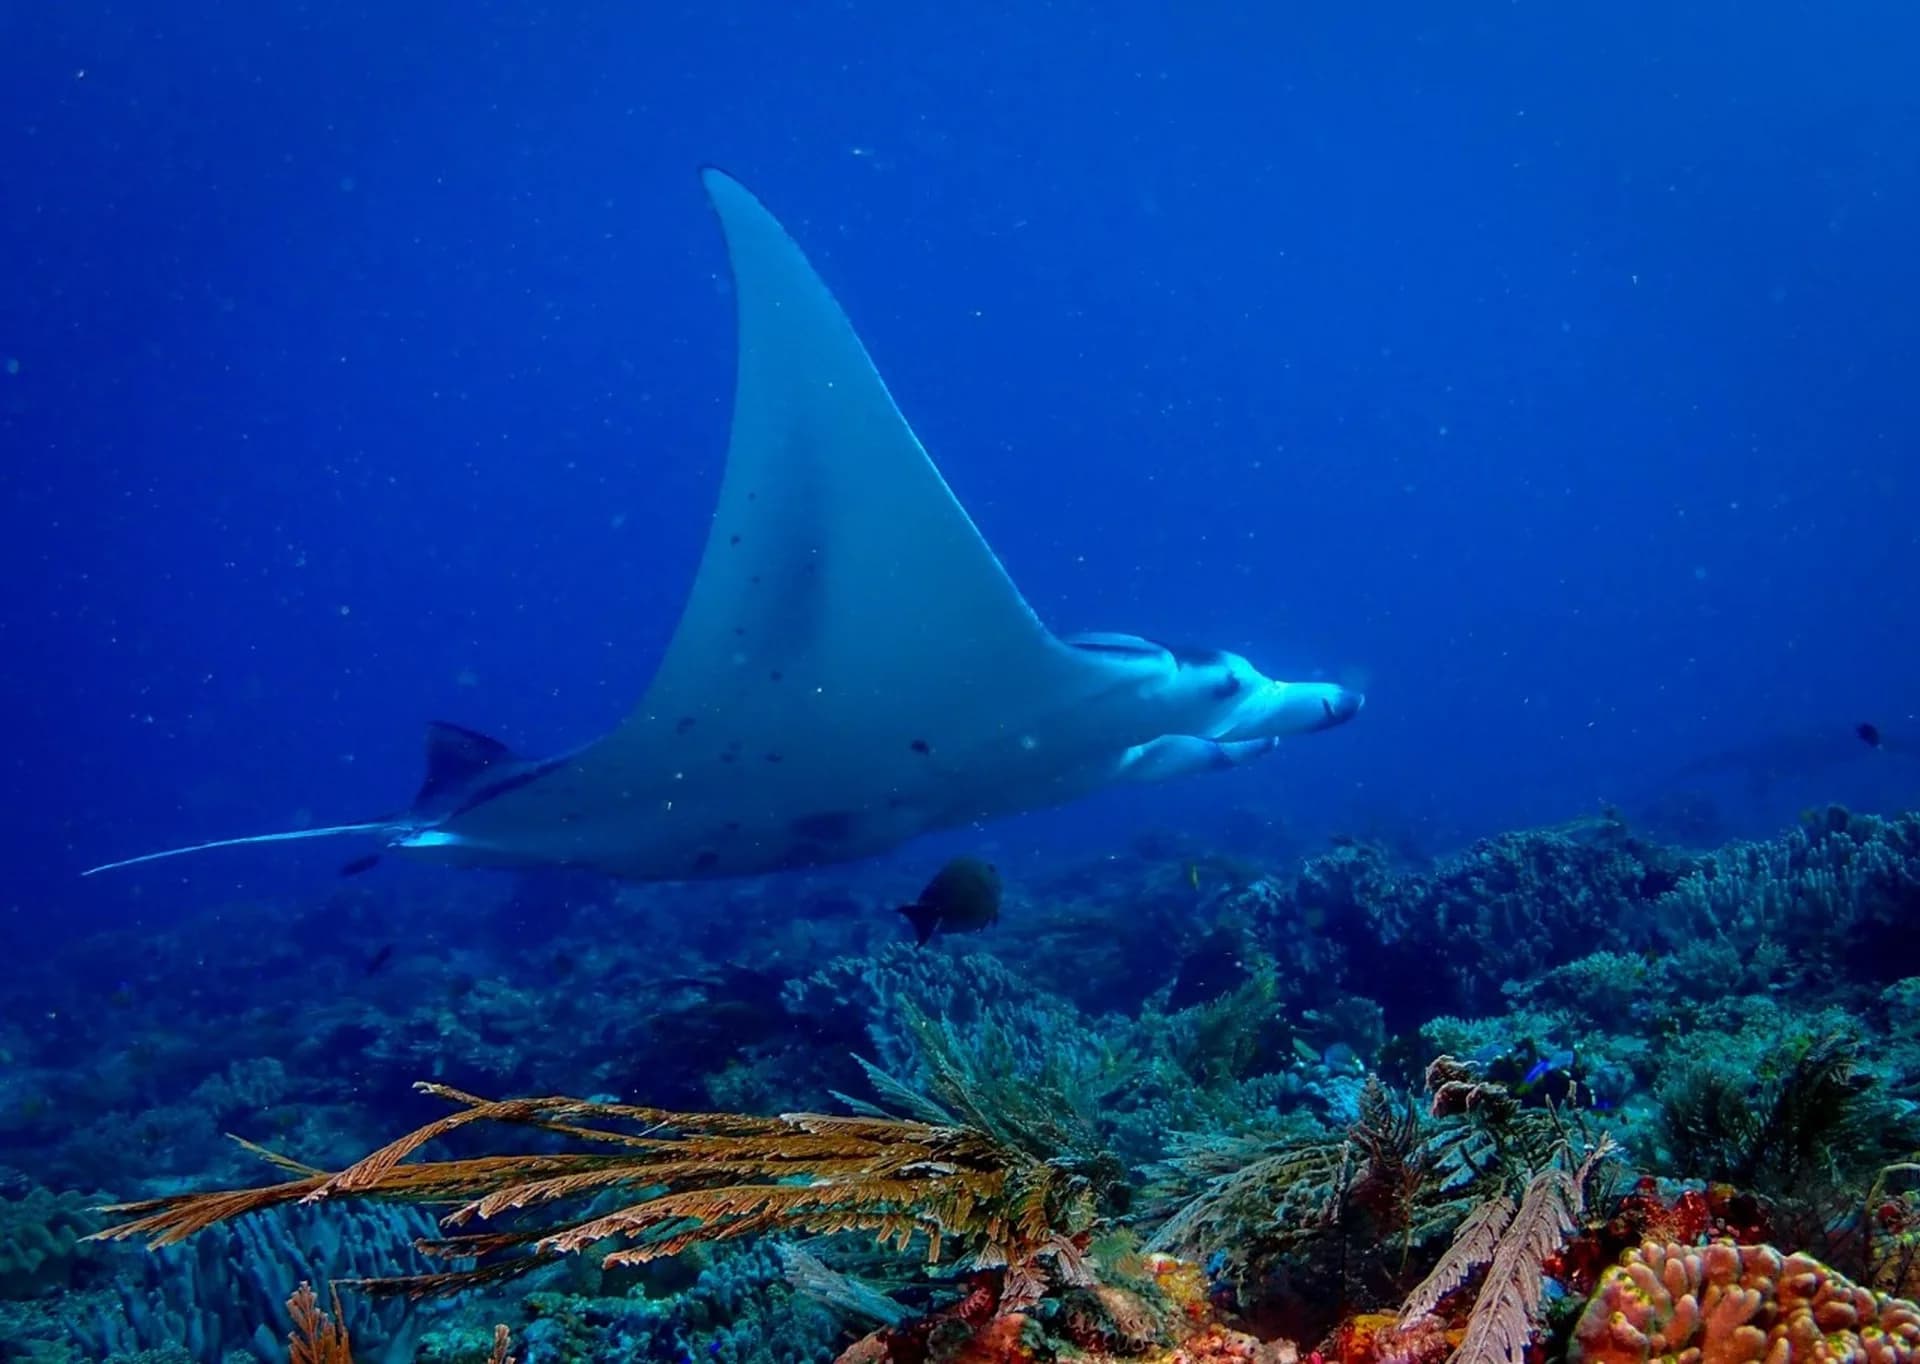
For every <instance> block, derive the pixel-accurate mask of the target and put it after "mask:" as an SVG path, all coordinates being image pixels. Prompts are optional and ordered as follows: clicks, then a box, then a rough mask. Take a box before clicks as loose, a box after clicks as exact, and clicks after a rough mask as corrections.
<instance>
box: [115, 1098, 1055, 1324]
mask: <svg viewBox="0 0 1920 1364" xmlns="http://www.w3.org/2000/svg"><path fill="white" fill-rule="evenodd" d="M417 1087H418V1088H419V1089H420V1090H421V1091H422V1092H424V1093H428V1094H432V1095H435V1096H437V1097H440V1098H444V1099H447V1100H449V1101H451V1102H453V1103H456V1104H459V1105H461V1106H462V1109H461V1111H460V1112H458V1113H455V1114H453V1115H452V1116H450V1117H446V1118H442V1119H440V1120H439V1121H437V1122H433V1123H429V1124H427V1125H426V1126H425V1127H422V1128H419V1129H417V1130H416V1131H414V1132H411V1133H409V1134H407V1135H406V1136H404V1137H401V1138H400V1139H398V1140H397V1141H394V1142H391V1143H389V1144H388V1145H387V1146H385V1147H382V1148H381V1149H380V1150H378V1151H375V1152H374V1153H373V1154H371V1155H369V1156H367V1157H366V1158H365V1159H363V1160H361V1161H359V1162H358V1163H357V1164H354V1165H352V1166H350V1167H349V1168H347V1169H345V1170H342V1171H340V1172H338V1173H336V1174H329V1173H327V1172H325V1171H321V1170H315V1169H312V1168H310V1167H306V1166H300V1165H297V1164H294V1163H292V1162H289V1161H284V1160H279V1161H277V1162H276V1163H278V1164H280V1165H281V1166H282V1167H283V1168H286V1169H289V1170H291V1171H292V1172H293V1173H294V1176H295V1177H294V1178H292V1179H290V1180H286V1181H284V1182H282V1183H279V1184H274V1185H269V1186H266V1187H264V1188H255V1189H237V1190H222V1191H215V1192H209V1193H195V1194H182V1195H176V1196H173V1197H167V1198H156V1199H147V1200H144V1201H141V1202H138V1203H129V1204H120V1205H116V1206H114V1207H112V1208H110V1209H107V1211H112V1212H120V1213H130V1214H133V1217H132V1220H130V1221H127V1222H123V1223H119V1224H117V1225H115V1226H112V1227H109V1228H107V1229H106V1230H104V1231H101V1232H98V1233H95V1236H96V1237H97V1238H105V1239H127V1238H132V1237H144V1238H146V1239H147V1242H148V1244H149V1245H150V1246H162V1245H169V1244H173V1243H175V1242H178V1241H181V1240H184V1239H185V1238H187V1237H189V1236H191V1235H193V1234H194V1233H195V1232H198V1231H201V1230H203V1229H205V1228H207V1227H210V1226H212V1225H214V1224H216V1223H220V1222H224V1221H226V1220H228V1219H230V1218H234V1217H238V1216H240V1215H241V1214H244V1213H248V1212H253V1211H256V1210H258V1209H262V1208H270V1207H276V1206H280V1205H282V1204H287V1203H293V1202H309V1203H310V1202H313V1201H316V1200H321V1199H326V1198H336V1197H357V1198H387V1199H400V1200H407V1201H420V1202H454V1201H457V1202H459V1203H460V1204H461V1206H459V1207H458V1208H456V1209H455V1210H454V1211H453V1212H451V1213H449V1214H447V1216H446V1217H445V1218H443V1219H442V1224H441V1225H442V1234H441V1236H440V1237H439V1238H438V1239H435V1240H430V1241H426V1242H423V1243H422V1244H421V1247H420V1249H421V1250H422V1252H423V1253H425V1254H428V1255H429V1256H432V1257H435V1258H462V1257H471V1258H473V1259H474V1260H475V1261H477V1264H476V1266H475V1267H474V1268H472V1269H457V1270H450V1271H447V1272H443V1273H429V1274H418V1275H408V1276H400V1277H395V1278H385V1279H376V1280H371V1281H368V1286H370V1287H374V1288H382V1289H390V1290H394V1291H399V1292H404V1293H407V1294H409V1295H414V1296H419V1295H426V1294H432V1293H438V1292H444V1291H451V1290H455V1289H459V1288H463V1287H466V1286H469V1285H472V1284H476V1283H484V1282H490V1281H493V1280H498V1279H503V1278H508V1277H511V1276H513V1275H516V1274H520V1273H524V1272H525V1271H527V1270H529V1269H532V1268H534V1267H535V1266H536V1265H538V1264H540V1263H542V1262H544V1261H547V1260H550V1259H552V1258H554V1257H556V1256H559V1255H563V1254H570V1253H577V1252H581V1251H585V1250H588V1249H589V1248H591V1247H593V1246H595V1244H596V1243H597V1242H600V1241H602V1240H605V1239H608V1238H612V1239H615V1240H619V1241H623V1242H626V1243H627V1244H626V1245H625V1246H624V1247H623V1248H620V1249H616V1250H612V1251H610V1252H607V1253H606V1254H605V1255H604V1256H603V1257H602V1263H604V1264H608V1265H618V1264H637V1263H641V1262H645V1261H648V1260H653V1259H659V1258H662V1257H666V1256H670V1255H674V1254H677V1253H679V1252H680V1251H682V1250H684V1249H686V1248H687V1247H689V1246H692V1245H696V1244H700V1243H710V1242H716V1241H725V1240H731V1239H734V1238H736V1237H741V1236H747V1235H752V1234H756V1233H759V1232H765V1231H801V1232H811V1233H816V1234H824V1233H832V1232H843V1231H853V1232H865V1233H869V1234H872V1235H874V1236H875V1237H877V1238H878V1239H879V1240H880V1241H882V1242H883V1243H892V1244H894V1245H896V1246H897V1247H899V1248H901V1249H903V1250H904V1249H905V1248H906V1247H907V1246H908V1245H909V1244H911V1243H914V1242H915V1241H919V1242H922V1243H924V1246H925V1254H926V1258H927V1260H928V1262H929V1263H932V1262H935V1261H937V1260H939V1259H940V1257H941V1255H942V1253H943V1251H944V1250H945V1248H946V1245H947V1243H948V1242H950V1241H951V1242H958V1243H959V1244H960V1245H962V1246H963V1247H964V1250H965V1254H966V1256H967V1258H968V1260H969V1261H970V1262H971V1263H972V1264H973V1265H975V1266H978V1267H981V1268H988V1269H995V1270H1002V1271H1004V1277H1003V1282H1002V1284H1001V1286H1000V1299H999V1300H1000V1303H1001V1305H1002V1306H1003V1307H1006V1308H1009V1309H1010V1308H1011V1307H1012V1306H1013V1305H1015V1304H1018V1303H1021V1302H1029V1301H1032V1300H1033V1299H1034V1298H1035V1297H1037V1295H1038V1292H1039V1290H1040V1286H1041V1273H1040V1263H1039V1262H1040V1261H1041V1260H1042V1259H1045V1260H1047V1261H1050V1262H1051V1263H1052V1265H1053V1267H1054V1272H1055V1273H1056V1274H1058V1275H1059V1276H1060V1277H1061V1278H1062V1279H1064V1280H1065V1281H1068V1282H1077V1281H1080V1279H1081V1278H1082V1277H1083V1274H1084V1271H1083V1269H1082V1267H1081V1265H1080V1257H1079V1252H1078V1250H1077V1249H1076V1248H1075V1246H1074V1245H1073V1242H1072V1240H1071V1239H1070V1238H1071V1237H1073V1236H1074V1235H1076V1234H1078V1233H1081V1232H1083V1231H1085V1230H1086V1229H1087V1227H1088V1226H1090V1225H1091V1223H1092V1221H1093V1199H1092V1195H1091V1192H1090V1189H1089V1187H1088V1183H1087V1181H1086V1179H1085V1178H1084V1177H1082V1176H1080V1175H1078V1174H1075V1173H1073V1172H1071V1171H1069V1170H1067V1169H1065V1168H1062V1167H1061V1166H1060V1165H1057V1164H1054V1163H1052V1162H1049V1161H1045V1160H1041V1159H1038V1158H1035V1157H1033V1156H1030V1155H1027V1154H1024V1153H1022V1152H1019V1151H1015V1150H1011V1149H1009V1148H1008V1147H1006V1146H1003V1145H1001V1144H1000V1143H998V1142H996V1141H994V1140H993V1139H992V1138H990V1137H988V1136H986V1135H985V1134H983V1133H980V1132H978V1131H975V1130H973V1129H971V1128H967V1127H953V1126H942V1125H934V1124H930V1123H924V1122H911V1121H906V1120H902V1119H894V1118H870V1117H835V1116H830V1115H823V1114H806V1113H800V1114H788V1115H785V1116H782V1117H776V1118H759V1117H751V1116H746V1115H742V1114H727V1113H673V1112H666V1111H663V1110H660V1109H653V1108H641V1107H636V1106H633V1105H628V1104H612V1103H596V1102H591V1101H587V1100H580V1099H569V1098H542V1099H510V1100H504V1101H489V1100H485V1099H481V1098H477V1097H475V1096H474V1095H470V1094H464V1093H462V1092H460V1091H458V1090H453V1089H448V1088H446V1087H445V1086H441V1085H430V1084H422V1085H419V1086H417ZM475 1122H491V1123H501V1124H505V1125H511V1126H520V1127H529V1128H533V1129H535V1130H537V1131H541V1132H544V1133H548V1134H551V1135H554V1136H559V1137H562V1138H567V1139H570V1140H571V1141H572V1142H574V1143H576V1144H581V1145H586V1146H589V1147H597V1148H600V1149H597V1150H568V1151H555V1152H551V1153H545V1154H531V1153H530V1154H522V1155H508V1156H482V1157H475V1158H470V1159H453V1160H441V1161H414V1162H409V1161H408V1157H409V1156H411V1155H413V1154H414V1152H416V1151H417V1150H418V1149H419V1148H420V1147H422V1146H424V1145H426V1144H427V1143H428V1142H430V1141H433V1140H435V1139H436V1138H438V1137H441V1136H444V1135H445V1134H447V1133H448V1132H451V1131H453V1130H455V1129H457V1128H460V1127H464V1126H466V1125H468V1124H471V1123H475ZM590 1123H591V1124H595V1125H591V1126H590V1125H587V1124H590ZM606 1148H612V1149H611V1150H608V1149H606ZM617 1192H625V1193H628V1194H633V1195H637V1197H635V1199H634V1201H632V1202H628V1203H625V1204H624V1205H622V1206H620V1207H617V1208H615V1209H614V1210H612V1211H610V1212H597V1213H596V1212H593V1211H589V1210H587V1209H586V1208H583V1207H581V1206H579V1205H581V1204H583V1203H586V1202H589V1201H590V1200H591V1199H593V1198H595V1197H596V1196H599V1195H602V1194H609V1193H617ZM569 1203H570V1204H573V1205H574V1207H573V1215H572V1216H566V1215H562V1216H561V1217H560V1218H559V1219H558V1220H555V1221H547V1222H540V1221H539V1220H538V1219H528V1218H526V1217H524V1216H523V1215H522V1214H524V1212H525V1210H526V1209H528V1208H531V1207H538V1206H544V1205H548V1204H569ZM502 1216H505V1217H506V1218H507V1219H508V1221H507V1224H506V1225H503V1226H501V1227H500V1229H499V1230H480V1231H454V1230H451V1229H452V1228H456V1227H464V1226H466V1225H467V1224H469V1223H472V1222H474V1221H475V1220H478V1221H482V1222H489V1221H492V1220H493V1219H494V1218H498V1217H502ZM529 1220H532V1221H533V1223H534V1224H533V1225H527V1222H528V1221H529Z"/></svg>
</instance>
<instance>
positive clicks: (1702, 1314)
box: [1568, 1242, 1920, 1364]
mask: <svg viewBox="0 0 1920 1364" xmlns="http://www.w3.org/2000/svg"><path fill="white" fill-rule="evenodd" d="M1568 1357H1569V1360H1570V1364H1648V1361H1651V1360H1655V1359H1658V1360H1661V1361H1668V1362H1670V1364H1761V1361H1764V1362H1765V1364H1914V1362H1915V1361H1916V1360H1920V1307H1915V1305H1914V1304H1913V1303H1910V1302H1907V1301H1906V1300H1904V1299H1901V1298H1889V1297H1886V1296H1885V1295H1883V1294H1879V1293H1874V1292H1872V1291H1870V1290H1868V1289H1865V1288H1861V1287H1859V1286H1858V1285H1856V1284H1853V1283H1850V1282H1848V1281H1847V1279H1845V1278H1844V1277H1842V1276H1841V1275H1840V1274H1838V1273H1836V1272H1835V1271H1833V1270H1831V1269H1829V1268H1827V1266H1825V1265H1823V1264H1821V1263H1820V1262H1819V1261H1818V1260H1815V1259H1813V1258H1812V1257H1811V1256H1807V1255H1799V1254H1795V1255H1784V1256H1783V1255H1782V1254H1781V1253H1780V1252H1779V1251H1777V1250H1775V1249H1773V1248H1772V1247H1771V1246H1736V1245H1733V1244H1731V1243H1728V1242H1716V1243H1714V1244H1712V1245H1709V1246H1703V1247H1687V1246H1680V1245H1660V1244H1657V1243H1653V1242H1649V1243H1648V1244H1646V1245H1644V1246H1641V1247H1640V1248H1639V1249H1638V1250H1631V1251H1628V1252H1627V1254H1626V1256H1625V1257H1624V1259H1623V1261H1622V1263H1621V1264H1619V1265H1617V1266H1616V1267H1614V1268H1613V1269H1610V1270H1608V1271H1607V1273H1606V1274H1605V1275H1603V1276H1602V1278H1601V1280H1600V1285H1599V1287H1598V1288H1597V1289H1596V1290H1595V1292H1594V1295H1593V1297H1592V1298H1591V1299H1590V1300H1589V1301H1588V1303H1587V1307H1586V1310H1585V1312H1584V1313H1582V1315H1581V1317H1580V1320H1579V1323H1578V1324H1577V1325H1576V1326H1575V1328H1574V1339H1573V1346H1572V1349H1571V1351H1570V1353H1569V1356H1568Z"/></svg>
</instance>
